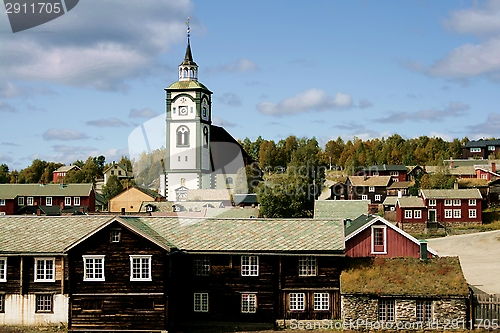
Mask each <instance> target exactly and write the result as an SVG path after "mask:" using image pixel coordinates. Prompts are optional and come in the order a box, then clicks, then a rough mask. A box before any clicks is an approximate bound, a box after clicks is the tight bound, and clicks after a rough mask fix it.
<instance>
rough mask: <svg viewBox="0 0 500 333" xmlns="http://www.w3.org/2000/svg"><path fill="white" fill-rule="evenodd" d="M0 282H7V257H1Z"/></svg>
mask: <svg viewBox="0 0 500 333" xmlns="http://www.w3.org/2000/svg"><path fill="white" fill-rule="evenodd" d="M0 282H7V257H0Z"/></svg>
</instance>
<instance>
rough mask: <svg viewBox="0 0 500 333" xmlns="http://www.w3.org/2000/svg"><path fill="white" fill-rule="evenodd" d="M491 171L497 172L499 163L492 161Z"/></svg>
mask: <svg viewBox="0 0 500 333" xmlns="http://www.w3.org/2000/svg"><path fill="white" fill-rule="evenodd" d="M491 172H495V173H496V172H497V164H496V163H495V162H491Z"/></svg>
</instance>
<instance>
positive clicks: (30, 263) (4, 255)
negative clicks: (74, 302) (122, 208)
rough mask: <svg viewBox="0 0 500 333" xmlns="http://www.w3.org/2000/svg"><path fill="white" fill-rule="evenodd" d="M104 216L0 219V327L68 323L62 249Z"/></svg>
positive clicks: (65, 261)
mask: <svg viewBox="0 0 500 333" xmlns="http://www.w3.org/2000/svg"><path fill="white" fill-rule="evenodd" d="M109 219H110V218H109V217H90V216H78V217H74V216H69V217H61V216H57V217H46V216H22V217H20V216H9V217H2V218H1V221H0V305H1V307H0V309H2V311H0V325H57V324H59V323H67V322H68V302H69V297H70V296H69V286H70V275H69V266H70V262H69V261H68V258H67V256H66V254H65V253H64V249H65V248H66V247H67V246H69V245H71V244H72V243H73V242H75V241H77V240H78V239H80V238H81V237H84V236H85V235H86V234H88V233H89V232H91V231H92V230H93V229H95V228H97V227H98V226H100V225H101V224H103V223H105V222H106V221H107V220H109Z"/></svg>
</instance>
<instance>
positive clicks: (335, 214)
mask: <svg viewBox="0 0 500 333" xmlns="http://www.w3.org/2000/svg"><path fill="white" fill-rule="evenodd" d="M369 203H370V201H369V200H317V201H315V202H314V218H315V219H342V220H344V219H351V220H353V219H355V218H357V217H358V216H360V215H361V214H367V213H368V204H369Z"/></svg>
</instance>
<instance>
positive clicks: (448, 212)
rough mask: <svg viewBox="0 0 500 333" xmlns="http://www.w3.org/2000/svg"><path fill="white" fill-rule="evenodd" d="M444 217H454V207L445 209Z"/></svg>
mask: <svg viewBox="0 0 500 333" xmlns="http://www.w3.org/2000/svg"><path fill="white" fill-rule="evenodd" d="M444 218H445V219H451V218H453V209H445V210H444Z"/></svg>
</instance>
